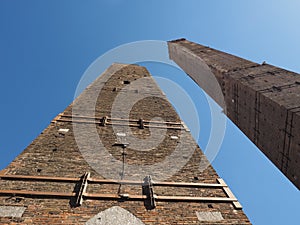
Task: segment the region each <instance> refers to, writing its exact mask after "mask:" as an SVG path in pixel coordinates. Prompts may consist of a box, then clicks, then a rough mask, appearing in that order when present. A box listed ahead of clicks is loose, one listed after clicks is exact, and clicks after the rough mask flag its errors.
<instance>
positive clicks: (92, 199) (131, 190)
mask: <svg viewBox="0 0 300 225" xmlns="http://www.w3.org/2000/svg"><path fill="white" fill-rule="evenodd" d="M124 112H125V113H124ZM0 178H1V179H0V223H1V224H110V225H114V224H122V225H124V224H137V225H142V224H145V225H147V224H149V225H150V224H226V225H227V224H245V225H246V224H247V225H248V224H250V222H249V220H248V219H247V217H246V216H245V214H244V213H243V211H242V206H241V204H240V203H239V202H238V200H237V199H236V198H235V196H234V195H233V193H232V192H231V191H230V189H229V187H228V186H227V185H226V183H225V182H224V180H222V179H221V178H220V177H219V176H218V175H217V173H216V172H215V170H214V169H213V168H212V166H211V165H209V163H208V162H207V160H206V158H205V156H204V155H203V153H202V151H201V150H200V148H199V147H198V145H197V144H196V142H195V141H194V139H193V138H192V136H191V134H190V131H189V130H188V128H187V127H186V125H185V124H184V123H183V122H182V121H181V119H180V118H179V116H178V115H177V113H176V112H175V110H174V109H173V107H172V106H171V104H170V103H169V102H168V100H167V99H166V97H165V95H164V94H163V92H162V91H161V90H160V89H159V87H158V86H157V85H156V83H155V81H154V79H153V78H152V77H151V76H150V74H149V73H148V71H147V70H146V69H145V68H144V67H140V66H137V65H124V64H113V65H112V66H111V67H109V68H108V69H107V70H106V71H105V72H104V73H103V74H102V75H101V76H99V77H98V78H97V79H96V80H95V81H94V82H93V83H92V84H91V85H90V86H88V87H87V88H86V89H85V90H84V91H83V93H82V94H81V95H80V96H79V97H78V98H77V99H76V100H75V101H74V102H73V103H72V104H71V105H69V106H68V107H67V108H66V109H65V110H64V111H63V112H62V113H60V114H59V115H58V116H57V117H56V118H54V119H53V121H52V122H51V123H50V125H49V126H48V127H47V128H46V129H45V130H44V131H43V132H42V133H41V134H40V135H39V136H38V137H37V138H36V139H35V140H34V141H33V142H32V143H31V144H30V145H29V146H28V147H27V148H26V149H25V150H24V151H23V152H22V153H21V154H20V155H19V156H18V157H17V158H16V159H15V160H14V161H13V162H12V163H11V164H10V165H9V166H8V167H7V168H6V169H4V170H3V171H1V174H0Z"/></svg>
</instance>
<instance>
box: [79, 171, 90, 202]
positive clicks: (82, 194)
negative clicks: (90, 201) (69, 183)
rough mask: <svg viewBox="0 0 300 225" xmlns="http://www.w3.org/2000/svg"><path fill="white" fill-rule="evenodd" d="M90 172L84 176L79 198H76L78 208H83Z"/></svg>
mask: <svg viewBox="0 0 300 225" xmlns="http://www.w3.org/2000/svg"><path fill="white" fill-rule="evenodd" d="M90 175H91V174H90V172H86V173H85V174H84V175H83V176H82V180H81V185H80V188H79V191H78V194H77V198H76V205H77V206H81V205H82V202H83V196H84V195H85V194H86V189H87V185H88V180H89V178H90Z"/></svg>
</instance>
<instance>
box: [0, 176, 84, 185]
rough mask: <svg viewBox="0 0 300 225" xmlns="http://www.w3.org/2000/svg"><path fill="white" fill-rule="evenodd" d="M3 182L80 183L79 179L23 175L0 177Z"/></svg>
mask: <svg viewBox="0 0 300 225" xmlns="http://www.w3.org/2000/svg"><path fill="white" fill-rule="evenodd" d="M0 178H1V179H3V180H29V181H32V180H36V181H53V182H70V183H75V182H78V181H80V178H73V177H46V176H24V175H0Z"/></svg>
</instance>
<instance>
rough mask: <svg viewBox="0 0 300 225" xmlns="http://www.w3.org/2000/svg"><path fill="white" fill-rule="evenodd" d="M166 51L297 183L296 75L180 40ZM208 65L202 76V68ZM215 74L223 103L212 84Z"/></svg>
mask: <svg viewBox="0 0 300 225" xmlns="http://www.w3.org/2000/svg"><path fill="white" fill-rule="evenodd" d="M169 53H170V57H171V59H173V60H174V61H175V62H176V63H177V64H178V65H179V66H181V67H182V68H183V70H184V71H185V72H186V73H187V74H189V76H191V77H192V78H193V79H194V80H195V81H196V82H197V83H198V85H199V86H201V87H202V88H203V89H204V90H205V91H206V92H207V93H208V94H209V95H210V96H211V97H213V98H214V99H215V100H216V101H217V103H219V104H220V105H221V106H222V107H224V108H225V107H226V114H227V116H228V117H229V118H230V119H231V120H232V121H233V122H234V123H235V124H236V125H237V126H238V127H239V128H240V129H241V131H242V132H244V133H245V135H247V136H248V138H249V139H250V140H252V141H253V143H255V144H256V145H257V147H258V148H259V149H260V150H261V151H262V152H263V153H264V154H265V155H266V156H267V157H268V158H269V159H270V160H271V161H272V162H273V163H274V164H275V165H276V166H277V167H278V168H279V169H280V170H281V171H282V172H283V173H284V174H285V175H286V176H287V177H288V178H289V179H290V181H291V182H293V183H294V184H295V185H296V186H297V187H298V188H300V168H299V163H298V162H299V160H300V132H299V129H300V127H299V123H298V122H297V121H298V120H299V112H300V75H299V74H297V73H294V72H290V71H287V70H284V69H281V68H278V67H275V66H272V65H268V64H266V63H263V64H257V63H254V62H250V61H248V60H245V59H242V58H239V57H236V56H233V55H230V54H227V53H225V52H221V51H218V50H215V49H211V48H209V47H205V46H202V45H199V44H196V43H193V42H190V41H187V40H184V39H180V40H175V41H171V42H169ZM200 67H202V68H206V67H207V70H209V72H208V73H206V74H208V75H207V77H205V78H204V76H205V75H206V74H203V70H201V69H200V70H196V69H195V68H200ZM211 77H215V78H216V80H217V82H216V83H218V84H217V85H216V86H219V87H221V90H222V91H221V92H222V95H223V96H224V100H225V104H223V102H222V101H220V95H218V96H217V95H216V90H217V88H216V86H214V87H215V89H212V88H209V87H210V86H212V83H213V80H212V79H210V78H211Z"/></svg>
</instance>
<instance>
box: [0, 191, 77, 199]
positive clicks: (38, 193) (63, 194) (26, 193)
mask: <svg viewBox="0 0 300 225" xmlns="http://www.w3.org/2000/svg"><path fill="white" fill-rule="evenodd" d="M0 194H1V195H22V196H49V197H74V196H76V193H71V192H70V193H66V192H44V191H27V190H0Z"/></svg>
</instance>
